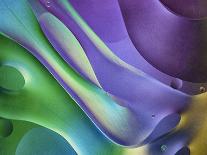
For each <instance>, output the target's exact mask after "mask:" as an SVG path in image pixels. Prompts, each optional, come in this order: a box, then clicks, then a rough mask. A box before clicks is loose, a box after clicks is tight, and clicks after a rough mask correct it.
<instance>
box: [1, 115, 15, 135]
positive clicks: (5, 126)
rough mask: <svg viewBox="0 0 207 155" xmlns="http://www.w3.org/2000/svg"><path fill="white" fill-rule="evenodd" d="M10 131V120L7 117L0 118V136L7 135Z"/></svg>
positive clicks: (11, 127) (11, 128) (11, 129)
mask: <svg viewBox="0 0 207 155" xmlns="http://www.w3.org/2000/svg"><path fill="white" fill-rule="evenodd" d="M12 131H13V125H12V122H11V121H10V120H8V119H4V118H0V138H5V137H8V136H9V135H11V133H12Z"/></svg>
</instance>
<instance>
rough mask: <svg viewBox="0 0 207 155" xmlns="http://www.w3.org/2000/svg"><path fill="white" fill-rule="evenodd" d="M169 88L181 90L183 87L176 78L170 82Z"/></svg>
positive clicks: (181, 82)
mask: <svg viewBox="0 0 207 155" xmlns="http://www.w3.org/2000/svg"><path fill="white" fill-rule="evenodd" d="M170 86H171V87H172V88H174V89H181V88H182V86H183V81H182V80H180V79H178V78H175V79H173V80H172V81H171V83H170Z"/></svg>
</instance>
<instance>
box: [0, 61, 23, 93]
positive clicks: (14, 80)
mask: <svg viewBox="0 0 207 155" xmlns="http://www.w3.org/2000/svg"><path fill="white" fill-rule="evenodd" d="M24 84H25V80H24V77H23V75H22V74H21V73H20V72H19V71H18V70H17V69H16V68H14V67H11V66H6V65H5V66H0V87H1V88H3V89H6V90H13V91H16V90H20V89H21V88H23V87H24Z"/></svg>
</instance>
